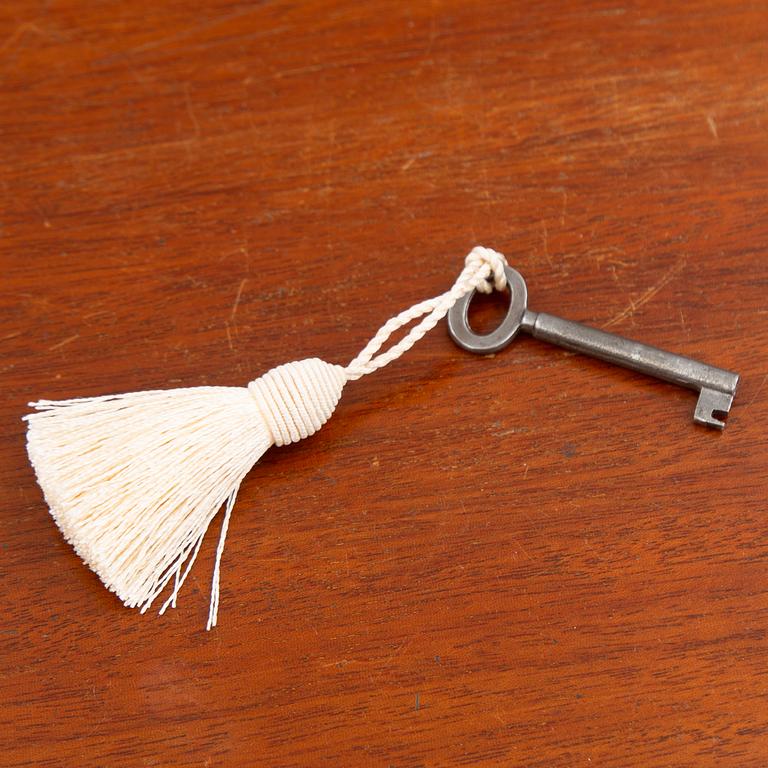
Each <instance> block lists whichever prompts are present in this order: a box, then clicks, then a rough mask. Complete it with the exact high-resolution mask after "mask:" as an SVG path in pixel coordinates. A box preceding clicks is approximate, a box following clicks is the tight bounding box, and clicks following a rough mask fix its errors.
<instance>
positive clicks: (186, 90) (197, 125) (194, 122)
mask: <svg viewBox="0 0 768 768" xmlns="http://www.w3.org/2000/svg"><path fill="white" fill-rule="evenodd" d="M184 102H185V103H186V105H187V114H188V115H189V119H190V120H191V121H192V125H193V126H194V129H195V139H199V138H200V123H198V122H197V117H195V110H194V109H193V108H192V97H191V96H190V95H189V83H184Z"/></svg>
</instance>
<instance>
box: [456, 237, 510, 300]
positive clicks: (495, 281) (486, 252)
mask: <svg viewBox="0 0 768 768" xmlns="http://www.w3.org/2000/svg"><path fill="white" fill-rule="evenodd" d="M464 264H465V270H466V272H468V273H470V274H472V276H473V278H474V277H476V278H477V279H476V280H475V279H473V280H472V282H473V283H475V285H473V287H474V288H475V290H478V291H480V293H491V292H492V291H493V290H494V288H495V289H496V290H497V291H503V290H504V289H505V288H506V287H507V276H506V274H505V273H504V267H506V266H507V260H506V259H505V258H504V255H503V254H501V253H499V252H498V251H494V250H493V249H492V248H485V247H484V246H482V245H476V246H475V247H474V248H473V249H472V250H471V251H470V252H469V254H468V255H467V258H466V259H465V260H464Z"/></svg>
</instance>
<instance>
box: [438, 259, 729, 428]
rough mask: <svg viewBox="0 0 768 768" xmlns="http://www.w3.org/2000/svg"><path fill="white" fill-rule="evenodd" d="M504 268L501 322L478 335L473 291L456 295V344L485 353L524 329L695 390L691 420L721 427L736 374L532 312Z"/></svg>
mask: <svg viewBox="0 0 768 768" xmlns="http://www.w3.org/2000/svg"><path fill="white" fill-rule="evenodd" d="M504 271H505V273H506V276H507V283H508V285H509V290H510V294H511V300H510V303H509V309H508V310H507V314H506V316H505V318H504V320H503V321H502V323H501V325H500V326H499V327H498V328H496V330H495V331H492V332H491V333H487V334H477V333H475V332H474V331H473V330H472V329H471V328H470V327H469V321H468V318H467V312H468V310H469V304H470V302H471V301H472V297H473V296H474V292H472V293H470V294H468V295H467V296H464V298H462V299H460V300H459V301H458V302H457V303H456V304H455V305H454V306H453V308H452V309H451V310H450V312H449V313H448V330H449V332H450V334H451V337H452V338H453V340H454V341H455V342H456V343H457V344H458V345H459V346H460V347H463V348H464V349H466V350H468V351H469V352H475V353H477V354H484V355H487V354H490V353H491V352H498V351H499V350H501V349H503V348H504V347H506V346H507V345H508V344H509V343H510V342H511V341H512V340H513V339H514V338H515V336H516V335H517V332H518V331H521V330H522V331H526V332H527V333H530V334H531V335H532V336H533V337H535V338H537V339H543V340H544V341H549V342H552V343H553V344H557V345H558V346H560V347H565V348H566V349H570V350H573V351H574V352H581V353H583V354H586V355H590V356H591V357H597V358H600V359H601V360H606V361H607V362H609V363H616V364H617V365H621V366H623V367H624V368H631V369H632V370H634V371H640V372H641V373H646V374H648V375H649V376H655V377H656V378H658V379H664V381H670V382H672V383H673V384H679V385H680V386H683V387H688V388H689V389H693V390H696V391H697V392H698V393H699V399H698V402H697V403H696V410H695V411H694V414H693V420H694V421H696V422H698V423H699V424H706V425H707V426H710V427H716V428H718V429H723V427H725V420H724V419H725V416H726V414H727V413H728V411H729V410H730V408H731V404H732V403H733V397H734V395H735V394H736V385H737V384H738V382H739V376H738V374H736V373H733V372H731V371H726V370H723V369H722V368H715V367H714V366H712V365H707V364H706V363H700V362H699V361H698V360H692V359H691V358H689V357H683V356H682V355H676V354H674V353H672V352H665V351H664V350H663V349H658V348H657V347H651V346H649V345H648V344H641V343H640V342H638V341H632V340H630V339H626V338H624V337H623V336H617V335H616V334H613V333H606V332H605V331H599V330H597V329H596V328H590V326H588V325H582V324H581V323H574V322H572V321H570V320H563V319H561V318H559V317H555V316H554V315H548V314H546V313H545V312H531V311H530V310H529V309H528V307H527V304H528V289H527V288H526V285H525V280H523V278H522V276H521V275H520V273H519V272H517V271H516V270H514V269H512V268H511V267H505V268H504Z"/></svg>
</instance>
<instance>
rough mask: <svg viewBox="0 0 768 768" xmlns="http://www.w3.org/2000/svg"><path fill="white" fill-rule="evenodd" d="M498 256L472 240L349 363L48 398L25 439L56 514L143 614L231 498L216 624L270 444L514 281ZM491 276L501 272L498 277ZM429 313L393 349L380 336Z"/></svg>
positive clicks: (291, 437) (177, 583)
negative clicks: (228, 567) (456, 309)
mask: <svg viewBox="0 0 768 768" xmlns="http://www.w3.org/2000/svg"><path fill="white" fill-rule="evenodd" d="M505 264H506V261H505V260H504V257H503V256H501V254H498V253H496V252H495V251H491V250H490V249H487V248H481V247H477V248H475V249H474V250H473V251H472V252H471V253H470V254H469V256H467V259H466V266H465V269H464V270H463V271H462V273H461V275H460V276H459V279H458V280H457V281H456V283H455V284H454V286H453V288H451V290H450V291H448V292H446V293H444V294H442V295H441V296H438V297H436V298H434V299H429V300H427V301H425V302H421V303H420V304H417V305H415V306H414V307H411V308H410V309H408V310H406V311H405V312H402V313H401V314H400V315H398V316H397V317H395V318H392V319H391V320H389V321H388V322H387V323H386V324H385V325H384V326H383V327H382V328H381V330H380V331H379V332H378V333H377V334H376V335H375V336H374V337H373V339H371V341H370V342H369V343H368V345H367V346H366V347H365V349H363V351H362V352H361V353H360V354H359V355H358V356H357V357H356V358H355V359H354V360H353V361H352V362H351V363H350V364H349V365H348V366H347V367H346V368H342V367H341V366H339V365H332V364H330V363H326V362H323V361H322V360H319V359H317V358H311V359H308V360H302V361H300V362H293V363H287V364H286V365H280V366H278V367H276V368H273V369H272V370H270V371H268V372H267V373H265V374H264V375H263V376H261V377H260V378H258V379H255V380H254V381H252V382H251V383H250V384H249V385H248V387H247V388H245V387H194V388H186V389H168V390H154V391H149V392H134V393H129V394H124V395H108V396H105V397H89V398H80V399H74V400H62V401H51V400H40V401H38V402H36V403H30V405H31V406H32V407H33V408H35V409H36V413H32V414H29V415H27V416H25V417H24V419H25V420H26V421H27V423H28V430H27V450H28V453H29V458H30V461H31V463H32V466H33V467H34V470H35V474H36V475H37V480H38V483H39V484H40V487H41V488H42V489H43V493H44V495H45V500H46V502H47V503H48V506H49V507H50V511H51V515H52V516H53V518H54V520H55V521H56V524H57V525H58V527H59V528H60V530H61V532H62V534H63V535H64V537H65V538H66V539H67V541H68V542H69V543H70V544H71V545H72V546H73V547H74V549H75V551H76V552H77V553H78V555H80V557H81V558H82V559H83V560H84V561H85V563H86V564H87V565H88V566H89V567H90V568H91V569H92V570H93V571H94V572H95V573H96V574H97V575H98V576H99V578H100V579H101V580H102V581H103V582H104V584H105V586H106V587H107V588H108V589H110V590H111V591H113V592H115V593H116V594H117V596H118V597H119V598H120V599H121V600H122V601H123V603H124V604H125V605H126V606H128V607H138V608H139V609H140V610H141V611H142V613H143V612H144V611H146V610H147V609H148V608H149V607H150V606H151V605H152V604H153V602H154V600H155V599H156V598H157V597H158V595H159V594H160V593H161V592H163V590H164V589H165V588H166V586H167V585H168V584H169V582H170V581H171V580H173V582H174V585H173V588H172V590H171V594H170V596H169V597H168V598H167V599H166V601H165V603H164V604H163V606H162V608H161V611H160V612H161V613H163V612H164V611H165V610H166V608H168V607H169V606H175V605H176V599H177V597H178V594H179V590H180V589H181V587H182V585H183V584H184V581H185V579H186V577H187V575H188V574H189V571H190V568H191V567H192V564H193V563H194V561H195V558H196V557H197V553H198V551H199V549H200V545H201V543H202V540H203V537H204V535H205V532H206V530H207V529H208V526H209V525H210V523H211V521H212V520H213V518H214V517H215V515H216V514H217V512H218V511H219V509H221V508H222V507H224V519H223V522H222V530H221V534H220V539H219V544H218V547H217V550H216V560H215V566H214V573H213V583H212V587H211V603H210V610H209V615H208V627H207V628H208V629H210V628H211V627H213V626H215V625H216V619H217V613H218V604H219V574H220V565H221V557H222V553H223V550H224V542H225V539H226V535H227V528H228V525H229V520H230V516H231V513H232V509H233V507H234V503H235V498H236V496H237V491H238V488H239V487H240V483H241V482H242V480H243V478H244V477H245V475H246V474H247V473H248V471H249V470H250V469H251V467H252V466H253V465H254V464H255V463H256V461H258V459H259V458H260V457H261V456H262V454H263V453H264V452H265V451H266V450H267V449H268V448H269V447H270V446H271V445H278V446H280V445H287V444H288V443H293V442H296V441H297V440H300V439H302V438H305V437H308V436H309V435H312V434H314V433H315V432H317V430H319V429H320V427H321V426H322V425H323V424H324V423H325V422H326V421H327V420H328V419H329V418H330V416H331V414H332V413H333V411H334V409H335V408H336V404H337V403H338V401H339V398H340V397H341V392H342V389H343V387H344V385H345V384H346V383H347V382H348V381H353V380H355V379H359V378H360V377H362V376H365V375H366V374H368V373H372V372H373V371H375V370H378V369H379V368H381V367H383V366H384V365H387V364H388V363H390V362H392V361H393V360H395V359H397V358H398V357H399V356H400V355H402V354H403V353H404V352H405V351H406V350H408V349H410V347H412V346H413V344H415V343H416V341H418V340H419V339H420V338H422V337H423V336H424V334H426V333H427V331H429V330H430V329H431V328H433V327H434V326H435V325H436V324H437V323H438V322H439V321H440V319H442V318H443V317H444V316H445V315H446V313H447V312H448V310H449V309H450V307H451V306H453V304H454V303H455V302H456V301H458V300H459V299H460V298H461V297H462V296H464V295H466V294H467V293H469V292H471V291H472V290H475V289H477V290H481V291H485V292H489V291H491V290H493V287H494V286H495V287H496V288H503V287H504V279H505V278H504V265H505ZM489 280H490V281H492V282H489ZM424 315H426V317H424V319H423V320H422V321H421V322H420V323H419V324H418V325H416V326H415V327H414V328H412V329H411V331H410V332H409V333H408V334H407V335H406V336H404V337H403V338H402V339H401V340H400V342H398V343H397V344H395V345H394V346H393V347H392V348H391V349H389V350H388V351H387V352H385V353H382V354H379V355H377V354H376V353H377V352H378V351H379V350H380V349H381V347H382V345H383V344H384V343H385V342H386V341H387V339H388V338H389V337H390V336H391V334H392V333H394V332H395V331H396V330H398V329H399V328H401V327H403V326H404V325H406V324H408V323H410V322H411V320H413V319H415V318H417V317H421V316H424Z"/></svg>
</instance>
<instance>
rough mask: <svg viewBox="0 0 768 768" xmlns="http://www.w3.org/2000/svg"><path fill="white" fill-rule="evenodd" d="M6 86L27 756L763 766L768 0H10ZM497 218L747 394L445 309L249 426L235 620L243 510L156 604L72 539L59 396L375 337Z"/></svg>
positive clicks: (599, 301) (231, 370) (251, 367)
mask: <svg viewBox="0 0 768 768" xmlns="http://www.w3.org/2000/svg"><path fill="white" fill-rule="evenodd" d="M0 104H2V109H0V142H1V143H0V146H1V147H2V151H1V152H0V200H1V201H2V204H1V205H0V259H1V261H0V274H2V282H1V283H0V344H1V346H0V349H1V350H2V352H1V356H0V374H2V389H3V399H2V404H1V405H0V408H1V409H2V418H3V422H2V423H3V426H4V428H3V430H2V433H1V434H0V439H1V440H2V451H0V494H1V498H2V502H3V504H2V507H3V514H2V515H1V516H0V536H1V540H2V560H1V561H0V563H1V564H0V571H1V572H2V581H1V582H0V583H2V587H3V598H4V599H3V616H2V636H3V643H2V659H3V665H2V676H1V677H0V700H1V701H2V707H0V739H1V741H2V744H3V750H2V751H3V758H2V762H3V764H4V765H8V766H40V767H47V766H79V767H89V766H105V765H108V766H138V765H143V766H219V765H221V766H254V765H258V766H280V767H286V768H288V767H289V766H324V765H334V766H339V767H340V766H362V765H373V766H385V767H386V766H396V767H397V768H408V767H411V766H414V767H415V766H461V765H471V766H496V765H503V766H530V767H531V768H535V767H540V768H549V767H551V766H563V767H564V768H565V767H567V768H572V767H573V766H587V765H600V766H609V767H615V768H619V767H621V768H623V767H625V766H650V767H654V766H658V767H659V768H661V767H662V766H663V767H665V768H667V767H669V766H691V767H693V766H695V767H696V768H702V767H703V766H718V768H723V766H729V767H730V766H733V767H734V768H736V767H738V768H747V767H748V766H756V767H761V768H762V766H765V765H766V764H768V637H767V635H766V629H767V627H768V618H767V616H768V614H767V613H766V611H767V610H768V544H767V543H766V536H765V532H766V525H767V523H766V494H767V492H768V480H767V479H766V467H767V459H768V443H767V442H766V427H765V423H766V418H768V384H767V382H768V379H767V378H766V376H767V372H766V351H767V350H768V303H766V288H768V216H767V215H766V213H767V212H768V183H766V180H767V179H768V15H766V9H765V5H764V3H762V2H735V1H733V2H726V1H725V0H719V1H718V2H715V1H714V0H697V2H689V1H688V0H684V1H681V2H677V3H663V2H659V1H658V0H653V1H652V2H645V3H640V2H637V3H634V2H629V3H622V4H616V3H609V2H602V1H599V0H595V1H594V2H579V3H562V2H553V1H552V0H542V2H539V3H521V2H488V3H483V4H476V3H461V2H453V1H450V0H434V1H433V2H429V3H402V4H390V3H383V2H367V3H351V2H342V3H340V2H306V3H279V2H278V3H271V4H257V3H246V2H239V1H238V0H206V2H204V3H197V4H194V7H192V6H190V4H189V3H186V2H184V3H183V2H180V1H179V0H169V1H167V2H160V3H149V2H138V1H137V2H133V3H122V4H120V3H89V2H85V0H60V1H59V0H57V1H56V2H40V1H39V0H24V1H23V2H22V0H7V1H6V2H5V3H3V4H2V7H0ZM476 243H482V244H484V245H488V246H491V247H495V248H497V249H499V250H501V251H503V252H505V253H506V254H507V256H508V257H509V259H510V261H511V262H513V263H514V264H515V265H516V266H517V267H518V268H519V269H520V271H521V272H522V273H523V274H524V275H525V276H526V279H527V281H528V286H529V293H530V303H531V305H532V306H533V308H534V309H540V310H547V311H552V312H556V313H559V314H562V315H564V316H566V317H570V318H573V319H576V320H581V321H585V322H590V323H593V324H595V325H597V326H599V327H605V328H610V329H612V330H614V331H617V332H620V333H624V334H626V335H630V336H632V337H635V338H638V339H640V340H643V341H648V342H651V343H655V344H657V345H660V346H664V347H667V348H669V349H672V350H675V351H680V352H683V353H686V354H689V355H693V356H698V357H701V358H702V359H704V360H706V361H708V362H712V363H714V364H716V365H720V366H722V367H726V368H731V369H733V370H737V371H739V372H740V373H741V374H742V384H741V387H740V391H739V394H738V397H737V401H736V404H735V406H734V409H733V411H732V413H731V416H730V420H729V425H728V428H727V429H726V430H725V432H724V433H723V434H716V433H714V432H711V431H707V430H705V429H702V428H697V427H695V426H694V425H693V424H692V422H691V416H692V412H693V406H694V401H695V397H694V396H693V395H692V394H691V393H690V392H686V391H684V390H681V389H678V388H676V387H673V386H670V385H666V384H662V383H659V382H654V381H651V380H648V379H645V378H643V377H641V376H638V375H635V374H631V373H628V372H626V371H621V370H618V369H614V368H612V367H611V366H608V365H604V364H601V363H598V362H594V361H590V360H586V359H583V358H580V357H577V356H574V355H569V354H567V353H564V352H561V351H557V350H553V349H550V348H547V347H546V346H545V345H543V344H540V343H538V342H535V341H533V340H530V339H521V340H520V341H519V342H516V343H515V345H514V346H513V347H512V348H510V349H508V350H506V351H505V352H503V353H500V354H498V355H496V356H495V357H492V358H476V357H473V356H471V355H468V354H466V353H463V352H461V351H460V350H458V349H457V348H456V347H455V346H454V345H453V344H452V343H451V342H450V340H449V339H448V337H447V334H446V333H445V330H444V327H442V326H441V327H439V328H438V329H436V330H435V331H434V332H433V333H432V334H430V335H429V336H428V337H427V338H426V339H424V341H423V342H421V343H420V344H419V345H418V346H417V347H416V348H415V349H414V350H413V351H412V352H411V353H410V354H409V355H408V356H407V357H406V358H404V359H403V360H402V361H400V362H398V363H396V364H394V365H392V366H391V367H390V368H387V369H385V370H383V371H381V372H379V373H378V374H377V375H376V376H371V377H369V378H367V379H365V380H362V381H360V382H358V383H356V384H354V385H350V386H349V387H348V388H347V391H346V392H345V396H344V399H343V401H342V404H341V405H340V407H339V409H338V410H337V413H336V415H335V416H334V418H333V419H332V420H331V422H330V423H329V424H328V425H327V426H326V427H325V428H324V429H323V430H322V431H321V432H320V433H319V434H318V435H316V436H314V437H313V438H311V439H309V440H307V441H305V442H304V443H302V444H299V445H296V446H293V447H290V448H284V449H279V450H278V449H275V450H272V451H271V452H269V453H268V454H267V455H266V456H265V457H264V459H263V460H262V461H260V462H259V463H258V464H257V465H256V467H255V468H254V470H253V472H252V473H251V474H250V475H249V477H248V478H247V480H246V482H245V484H244V486H243V488H242V490H241V493H240V497H239V500H238V506H237V509H236V512H235V515H234V517H233V520H232V525H231V528H230V535H229V540H228V545H227V549H226V551H225V554H224V561H223V579H222V607H221V611H220V626H219V627H218V628H217V629H216V630H215V631H214V632H212V633H206V632H205V631H204V625H205V616H206V612H207V608H208V589H209V580H210V571H211V564H212V555H213V546H214V540H215V538H216V536H215V535H213V536H210V537H209V538H210V540H209V541H207V542H206V546H205V547H204V550H203V552H202V553H201V556H200V558H199V560H198V564H197V566H196V568H195V570H194V572H193V575H192V577H191V579H190V581H189V583H188V585H187V587H186V589H185V590H184V592H183V593H182V596H181V600H180V603H179V607H178V609H177V610H176V611H174V612H171V613H170V615H166V616H164V617H162V618H158V617H157V616H155V615H145V616H140V615H139V614H137V613H135V612H133V611H129V610H128V609H125V608H123V607H121V606H120V604H119V602H118V601H116V599H115V598H114V597H113V596H112V595H110V594H109V593H108V592H107V591H106V590H105V589H103V588H102V586H101V585H100V584H99V582H98V580H97V578H96V577H95V576H94V575H93V574H92V573H90V571H88V570H87V569H86V568H85V567H84V566H83V565H82V564H81V563H80V562H79V561H78V559H77V557H76V556H75V555H74V553H73V552H72V551H71V550H70V548H69V547H68V545H67V544H66V543H65V542H64V541H63V540H62V539H61V537H60V535H59V534H58V532H57V531H56V529H55V527H54V525H53V523H52V521H51V519H50V517H49V515H48V513H47V511H46V508H45V506H44V503H43V501H42V498H41V494H40V492H39V490H38V488H37V486H36V485H35V482H34V478H33V474H32V472H31V470H30V468H29V466H28V463H27V460H26V456H25V451H24V434H23V426H22V423H21V422H20V417H21V415H22V414H23V413H25V412H26V402H27V401H28V400H30V399H35V398H38V397H50V398H62V397H71V396H77V395H91V394H101V393H107V392H116V391H129V390H133V389H146V388H157V387H166V386H176V385H202V384H226V385H230V384H231V385H241V384H245V383H246V382H247V381H248V380H249V379H250V378H253V377H254V376H256V375H258V374H259V373H261V372H263V371H264V370H266V369H267V368H268V367H270V366H272V365H275V364H279V363H282V362H285V361H287V360H291V359H296V358H301V357H305V356H319V357H323V358H324V359H326V360H329V361H332V362H346V361H348V360H349V359H350V358H351V357H352V356H353V355H354V354H356V352H357V351H358V350H359V349H360V347H361V346H362V344H363V343H364V342H365V341H366V340H367V338H368V337H369V336H370V335H371V334H372V333H373V332H374V331H375V329H376V328H377V327H378V326H379V324H380V323H381V322H383V321H384V320H385V319H386V318H387V317H389V316H391V315H392V314H394V313H396V312H397V311H399V310H400V309H401V308H404V307H406V306H408V305H410V304H411V303H413V302H415V301H418V300H420V299H422V298H426V297H429V296H432V295H435V294H437V293H439V292H441V291H443V290H445V289H446V288H447V287H448V286H449V285H450V283H451V282H452V280H453V279H454V277H455V275H456V273H457V271H458V270H459V268H460V266H461V261H462V258H463V256H464V254H465V253H466V252H467V251H468V250H469V249H470V248H471V247H472V246H473V245H474V244H476ZM494 312H496V313H498V306H497V305H494V304H493V303H491V304H490V305H487V306H486V307H485V313H486V317H485V320H484V322H486V323H488V322H490V321H491V320H490V317H489V315H492V314H493V313H494ZM481 314H482V313H481ZM478 322H483V319H482V318H480V319H479V320H478Z"/></svg>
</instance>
